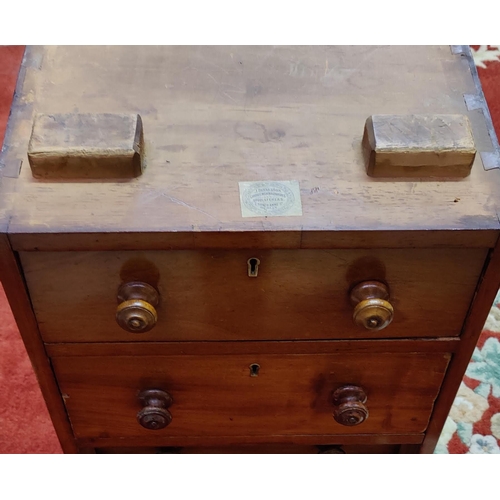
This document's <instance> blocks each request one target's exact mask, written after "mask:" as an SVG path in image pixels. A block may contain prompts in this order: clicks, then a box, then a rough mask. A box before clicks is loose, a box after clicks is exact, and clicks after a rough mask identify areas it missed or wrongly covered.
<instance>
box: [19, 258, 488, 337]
mask: <svg viewBox="0 0 500 500" xmlns="http://www.w3.org/2000/svg"><path fill="white" fill-rule="evenodd" d="M486 254H487V251H486V250H484V249H451V250H448V249H431V250H422V249H396V250H391V249H387V250H367V251H363V250H330V251H324V250H301V251H296V250H271V251H260V252H257V253H255V252H253V253H251V252H249V251H244V250H240V251H212V252H208V251H205V252H203V251H192V250H191V251H190V250H187V251H170V252H161V251H158V252H112V251H109V252H21V254H20V255H21V261H22V264H23V269H24V273H25V279H26V281H27V283H28V287H29V289H30V295H31V299H32V302H33V308H34V311H35V314H36V316H37V320H38V322H39V325H40V332H41V335H42V337H43V339H44V340H45V341H46V342H112V341H132V342H137V341H172V340H271V339H282V340H284V339H335V338H354V339H356V338H391V337H409V336H410V337H432V336H436V337H445V336H456V335H459V334H460V332H461V328H462V323H463V321H464V319H465V316H466V314H467V311H468V309H469V306H470V303H471V301H472V297H473V295H474V291H475V289H476V285H477V281H478V279H479V276H480V274H481V270H482V267H483V263H484V259H485V257H486ZM252 257H254V258H258V259H259V260H260V265H259V271H258V275H257V277H256V278H250V277H249V276H248V265H247V261H248V260H249V259H250V258H252ZM368 280H381V281H383V282H386V283H387V284H388V286H389V289H390V294H391V297H390V301H391V304H392V305H393V307H394V321H393V322H392V323H391V324H390V325H389V326H388V327H386V328H385V329H383V330H379V331H376V332H375V331H371V330H366V329H365V328H362V327H359V326H357V325H355V324H354V322H353V319H352V315H353V306H352V305H351V303H350V301H349V290H350V289H351V287H352V286H354V285H355V284H357V283H359V282H361V281H368ZM131 281H143V282H146V283H149V284H151V285H152V286H155V287H157V289H158V290H159V293H160V304H159V306H158V307H157V311H158V323H157V325H156V326H155V327H154V328H153V329H152V330H150V331H149V332H146V333H143V334H134V333H130V332H127V331H125V330H123V329H122V328H120V327H119V326H118V324H117V322H116V319H115V314H116V307H117V291H118V287H119V286H120V285H121V284H122V283H127V282H131ZM450 304H452V305H451V306H450Z"/></svg>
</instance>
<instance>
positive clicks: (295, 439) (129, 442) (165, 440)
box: [76, 432, 424, 448]
mask: <svg viewBox="0 0 500 500" xmlns="http://www.w3.org/2000/svg"><path fill="white" fill-rule="evenodd" d="M152 434H154V432H152ZM423 437H424V435H423V434H350V435H346V434H344V435H342V434H326V435H325V434H318V435H316V434H311V435H292V434H291V435H287V434H281V435H262V436H259V435H257V436H224V435H221V436H161V437H160V436H154V435H151V437H141V438H130V437H129V438H126V437H123V438H121V437H117V438H85V437H80V438H77V441H76V442H77V445H78V447H81V448H89V447H95V448H99V447H106V446H127V447H128V446H142V447H144V446H156V447H158V446H180V447H185V446H213V445H217V446H230V445H236V444H267V443H269V444H272V443H282V444H311V445H336V444H339V445H342V444H346V445H347V444H352V445H355V444H363V445H364V444H420V443H421V442H422V439H423Z"/></svg>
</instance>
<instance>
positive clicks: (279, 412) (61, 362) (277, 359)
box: [52, 353, 450, 443]
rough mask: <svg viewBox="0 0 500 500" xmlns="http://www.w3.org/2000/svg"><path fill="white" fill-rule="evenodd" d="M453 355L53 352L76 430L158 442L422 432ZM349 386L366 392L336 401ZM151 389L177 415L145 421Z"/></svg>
mask: <svg viewBox="0 0 500 500" xmlns="http://www.w3.org/2000/svg"><path fill="white" fill-rule="evenodd" d="M449 358H450V354H447V353H418V354H417V353H342V354H340V353H339V354H308V355H290V354H289V355H274V354H248V355H241V354H240V355H234V356H233V355H206V356H191V355H185V356H136V357H132V356H114V357H104V356H102V357H100V356H91V357H60V358H59V357H56V358H53V359H52V362H53V366H54V369H55V372H56V375H57V377H58V379H59V384H60V389H61V391H62V393H63V397H64V400H65V403H66V406H67V409H68V414H69V418H70V420H71V423H72V426H73V429H74V432H75V435H76V437H77V438H95V439H99V438H101V439H106V438H120V437H126V438H147V437H149V438H151V437H153V438H155V439H156V438H158V439H159V443H160V441H161V438H169V437H180V436H186V437H188V436H197V437H203V436H207V437H210V436H277V435H283V436H287V435H288V436H292V435H353V434H354V435H356V434H363V435H367V434H377V435H381V434H388V435H390V434H415V433H422V432H424V431H425V429H426V427H427V423H428V421H429V418H430V414H431V410H432V407H433V403H434V400H435V398H436V396H437V394H438V391H439V387H440V385H441V382H442V379H443V376H444V373H445V370H446V367H447V365H448V361H449ZM256 364H258V365H259V368H258V370H256V368H254V367H252V365H254V366H255V365H256ZM252 375H253V376H252ZM347 386H355V387H357V388H359V389H360V390H362V391H363V392H364V394H365V396H366V400H364V399H363V400H360V399H359V398H358V399H356V398H357V396H356V395H354V396H353V395H352V394H351V396H350V397H351V399H349V397H347V396H345V391H344V392H343V393H342V394H343V396H342V398H343V399H342V398H341V400H337V402H336V403H335V404H334V402H333V396H332V395H333V394H334V393H335V391H337V393H339V391H338V390H339V389H341V388H344V389H345V387H347ZM145 390H161V391H164V392H166V393H168V395H169V396H170V398H171V404H169V405H166V407H168V409H167V411H168V412H170V415H171V417H172V420H171V423H170V424H169V425H168V426H166V427H165V428H161V429H156V430H151V429H147V428H144V427H142V426H141V425H140V424H139V421H138V414H140V415H143V416H144V413H139V412H145V411H146V412H147V411H152V412H153V413H155V412H154V408H157V407H158V403H157V402H156V403H155V401H156V400H154V398H153V399H150V400H148V401H149V402H145V400H144V399H143V400H142V401H141V400H140V399H139V394H140V393H141V391H145ZM340 392H342V391H340ZM346 398H347V399H346ZM363 401H364V402H363ZM346 405H347V406H346ZM349 405H350V406H349ZM151 408H153V410H151ZM363 408H364V409H363ZM348 410H351V411H353V412H354V413H350V414H348V413H345V412H346V411H348ZM365 410H366V411H367V412H368V416H367V418H366V419H365V420H364V421H362V422H361V423H359V424H358V425H352V426H348V425H345V422H346V421H347V420H346V419H349V418H355V419H356V418H359V415H360V414H361V416H362V417H363V415H364V416H366V413H363V412H364V411H365ZM335 411H337V418H338V419H339V421H336V420H335V419H334V417H333V413H334V412H335ZM360 412H361V413H360ZM341 422H344V423H341ZM356 422H360V420H356Z"/></svg>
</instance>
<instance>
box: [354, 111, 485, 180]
mask: <svg viewBox="0 0 500 500" xmlns="http://www.w3.org/2000/svg"><path fill="white" fill-rule="evenodd" d="M363 149H364V153H365V160H366V172H367V174H368V175H370V176H372V177H437V178H446V177H450V178H453V177H467V176H468V175H469V174H470V171H471V168H472V163H473V162H474V157H475V155H476V148H475V145H474V139H473V136H472V131H471V128H470V123H469V119H468V118H467V117H466V116H465V115H402V116H397V115H373V116H370V117H369V118H368V119H367V120H366V124H365V131H364V136H363Z"/></svg>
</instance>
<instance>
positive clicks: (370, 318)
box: [350, 281, 394, 331]
mask: <svg viewBox="0 0 500 500" xmlns="http://www.w3.org/2000/svg"><path fill="white" fill-rule="evenodd" d="M389 297H390V294H389V287H388V286H387V285H386V284H385V283H382V282H381V281H363V282H362V283H358V284H357V285H356V286H355V287H353V288H352V290H351V293H350V298H351V304H352V305H353V306H354V311H353V320H354V322H355V323H356V324H357V325H358V326H361V327H363V328H366V329H367V330H372V331H378V330H382V329H384V328H386V327H387V326H389V325H390V323H391V322H392V320H393V318H394V308H393V307H392V304H391V303H390V302H389Z"/></svg>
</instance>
